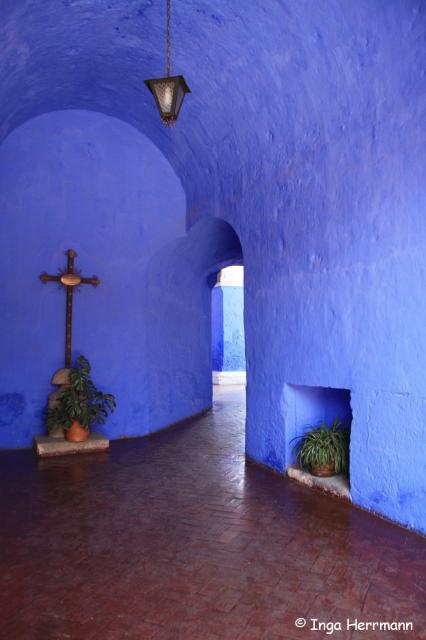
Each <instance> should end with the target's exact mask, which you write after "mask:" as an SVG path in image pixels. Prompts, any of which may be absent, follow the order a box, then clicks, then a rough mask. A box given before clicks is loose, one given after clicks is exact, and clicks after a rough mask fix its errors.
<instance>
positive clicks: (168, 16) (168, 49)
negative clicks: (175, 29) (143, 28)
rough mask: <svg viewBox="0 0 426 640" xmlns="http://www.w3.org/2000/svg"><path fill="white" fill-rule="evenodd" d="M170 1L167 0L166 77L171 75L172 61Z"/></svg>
mask: <svg viewBox="0 0 426 640" xmlns="http://www.w3.org/2000/svg"><path fill="white" fill-rule="evenodd" d="M170 15H171V12H170V0H166V75H167V76H170V73H171V61H170V58H171V56H170Z"/></svg>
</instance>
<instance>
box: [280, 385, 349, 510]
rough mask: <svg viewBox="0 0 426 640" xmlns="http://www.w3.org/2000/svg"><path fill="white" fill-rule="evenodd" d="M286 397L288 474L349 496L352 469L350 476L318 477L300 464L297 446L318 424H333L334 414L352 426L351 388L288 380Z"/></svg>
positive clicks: (285, 390) (284, 408)
mask: <svg viewBox="0 0 426 640" xmlns="http://www.w3.org/2000/svg"><path fill="white" fill-rule="evenodd" d="M283 400H284V402H283V413H284V423H285V433H286V438H285V441H286V463H287V472H288V475H289V476H290V477H292V478H293V479H295V480H298V481H299V482H303V484H306V485H308V486H313V487H319V488H321V489H323V490H325V491H330V492H331V493H334V494H336V495H339V496H342V497H345V498H349V499H350V493H349V485H350V469H349V474H348V477H347V478H346V477H344V476H334V477H331V478H315V477H314V476H311V475H310V474H309V473H308V472H306V471H303V470H300V469H299V468H298V465H297V459H296V447H295V445H296V444H297V438H298V437H299V436H302V435H304V434H305V433H306V432H307V431H309V430H310V429H311V428H313V427H317V426H318V425H319V424H320V422H322V421H325V422H326V423H327V424H329V425H330V424H331V423H332V422H333V420H334V419H335V418H339V420H341V421H342V422H343V423H344V424H345V425H346V426H348V427H349V429H350V428H351V424H352V409H351V392H350V389H339V388H334V387H313V386H302V385H294V384H286V385H285V388H284V396H283Z"/></svg>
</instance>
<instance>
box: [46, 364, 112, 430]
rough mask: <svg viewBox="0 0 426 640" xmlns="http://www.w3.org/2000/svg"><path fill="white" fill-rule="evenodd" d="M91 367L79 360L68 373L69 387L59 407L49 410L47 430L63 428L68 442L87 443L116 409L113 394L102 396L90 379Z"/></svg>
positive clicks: (58, 400) (60, 399)
mask: <svg viewBox="0 0 426 640" xmlns="http://www.w3.org/2000/svg"><path fill="white" fill-rule="evenodd" d="M90 371H91V366H90V364H89V361H88V360H87V358H85V357H84V356H79V357H78V358H77V360H76V366H75V367H72V368H71V369H70V370H69V377H68V381H69V383H68V384H67V385H65V386H64V388H63V390H62V391H61V393H60V394H59V396H58V399H57V403H56V406H55V407H53V408H50V409H48V411H47V417H46V426H47V430H48V432H49V433H50V432H51V431H52V430H54V429H57V428H58V427H62V428H63V429H64V430H65V437H66V439H67V440H68V441H69V442H84V441H86V440H87V438H88V437H89V429H90V428H91V427H92V425H94V424H104V423H105V420H106V418H107V416H108V413H109V412H110V413H112V412H113V411H114V409H115V407H116V401H115V398H114V396H113V395H111V394H110V393H102V392H101V391H98V389H97V388H96V387H95V385H94V383H93V381H92V379H91V377H90Z"/></svg>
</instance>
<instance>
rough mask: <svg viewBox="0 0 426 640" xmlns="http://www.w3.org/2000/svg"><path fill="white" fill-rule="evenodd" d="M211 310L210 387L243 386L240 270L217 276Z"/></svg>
mask: <svg viewBox="0 0 426 640" xmlns="http://www.w3.org/2000/svg"><path fill="white" fill-rule="evenodd" d="M211 308H212V332H211V335H212V345H211V350H212V382H213V385H214V386H222V385H245V384H246V355H245V334H244V267H243V266H240V265H238V266H229V267H225V268H223V269H221V270H220V271H219V272H218V273H217V277H216V284H215V285H214V287H213V289H212V304H211Z"/></svg>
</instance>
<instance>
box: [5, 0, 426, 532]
mask: <svg viewBox="0 0 426 640" xmlns="http://www.w3.org/2000/svg"><path fill="white" fill-rule="evenodd" d="M173 12H174V13H173V15H174V26H175V29H176V31H177V32H178V34H179V35H178V36H176V37H175V38H174V45H173V46H174V63H175V70H176V72H183V73H184V74H185V77H186V79H187V81H188V84H189V86H190V87H191V89H192V93H191V94H190V95H188V96H187V98H186V99H185V103H184V105H183V109H182V111H181V115H180V118H179V122H178V124H177V126H176V127H175V128H174V129H165V128H164V127H162V125H161V123H160V122H159V119H158V115H157V113H156V110H155V107H154V104H153V102H152V97H151V96H150V95H149V93H148V92H147V91H146V88H145V87H144V85H143V80H144V78H147V77H152V76H153V75H155V74H157V73H161V72H162V70H163V62H164V60H163V50H162V48H161V47H158V41H159V38H161V37H162V34H163V33H164V3H163V2H162V0H153V2H143V0H138V1H134V2H133V0H130V1H129V2H123V3H121V2H120V3H117V2H111V1H107V0H96V1H95V0H86V1H85V2H73V1H71V0H70V1H66V2H65V1H64V2H57V1H56V0H45V1H44V2H36V1H35V0H22V2H4V3H2V5H1V8H0V14H1V15H0V17H1V20H0V43H1V45H0V46H1V56H0V73H1V77H2V83H1V86H0V135H1V138H2V139H4V138H6V136H7V135H8V134H9V133H10V132H11V131H14V129H16V127H17V126H18V125H20V124H21V123H24V122H27V124H26V125H25V126H24V128H23V129H20V130H15V131H14V133H12V135H11V136H10V137H9V138H6V140H5V142H4V144H3V147H2V148H1V157H2V160H1V174H0V175H1V192H2V195H1V196H0V197H1V211H0V215H1V225H2V236H1V237H2V240H1V242H2V255H1V256H0V259H1V261H2V265H1V267H2V273H7V274H8V275H10V274H13V281H12V282H9V281H7V280H5V279H4V278H3V280H2V283H1V287H2V302H3V305H2V318H3V320H2V323H3V324H2V327H3V328H4V327H6V329H7V330H6V333H5V332H4V331H3V332H2V334H1V335H2V341H3V342H4V344H3V346H2V363H3V362H6V363H7V367H5V366H2V370H1V376H2V380H1V390H2V393H3V394H5V395H3V396H2V400H1V404H0V407H2V408H3V409H4V411H2V412H1V414H2V426H1V427H0V429H1V430H2V433H3V434H4V433H7V432H8V430H9V431H10V429H11V426H12V425H13V428H14V429H18V432H19V433H20V435H19V437H18V436H17V437H16V439H15V440H14V441H13V442H10V440H9V436H8V435H7V436H4V437H5V438H6V441H3V442H4V444H8V443H9V444H16V445H18V444H26V443H28V442H29V438H30V435H31V433H32V432H33V431H34V430H36V429H37V428H38V427H37V426H36V425H37V424H39V423H37V416H38V415H39V412H40V407H41V405H42V403H44V400H45V395H46V393H47V391H48V390H49V385H48V384H47V383H46V380H47V378H48V377H49V376H50V373H51V370H52V369H53V368H55V366H57V365H59V364H61V356H60V354H61V351H62V347H61V346H59V342H60V340H61V339H62V333H61V332H62V319H63V307H62V302H61V301H60V293H58V292H57V291H55V290H54V287H53V288H52V287H50V288H49V287H48V286H46V287H45V288H43V289H40V285H39V283H38V281H37V280H36V279H35V280H32V278H34V276H36V275H37V274H38V273H39V272H40V271H42V270H44V269H47V270H50V271H51V270H54V269H56V267H57V266H59V265H61V264H62V263H63V255H62V252H63V251H64V250H65V249H67V248H68V246H69V245H70V244H75V245H76V249H77V250H78V251H79V253H80V255H79V262H78V264H80V265H81V267H82V268H84V270H85V271H86V272H88V273H92V272H94V273H97V274H98V275H99V276H100V277H101V279H102V283H103V284H102V286H101V287H100V288H99V290H83V291H82V293H81V296H79V297H78V299H77V304H76V323H77V324H76V336H78V337H79V341H78V342H77V341H76V342H75V345H76V346H77V344H79V346H81V348H82V350H84V351H86V352H87V355H88V356H89V357H92V359H93V360H94V361H95V359H96V363H98V362H99V365H98V364H96V367H95V374H96V378H97V379H98V381H99V383H100V384H102V383H104V386H105V387H107V388H108V387H113V390H115V391H117V387H118V391H119V394H118V395H119V396H120V398H119V399H120V400H121V407H122V408H121V409H120V411H123V412H124V413H122V414H119V413H117V415H116V417H115V418H114V422H112V421H111V423H110V426H109V429H110V432H113V433H114V434H116V435H119V434H120V433H122V432H126V430H129V432H131V433H136V432H140V431H141V430H142V429H141V428H140V427H139V426H136V425H140V424H142V423H143V424H146V428H147V429H149V428H157V427H158V426H161V425H162V424H166V423H167V422H168V421H169V420H172V419H175V418H176V417H177V416H179V415H183V414H184V413H187V412H188V413H189V412H191V411H192V410H193V409H195V408H197V407H203V406H206V405H208V403H209V401H210V397H209V394H210V393H211V378H210V376H211V353H210V348H211V328H210V327H211V315H210V300H211V292H210V290H209V286H211V279H210V276H211V274H212V273H213V272H214V270H215V269H216V271H217V269H218V268H220V264H219V263H221V264H225V263H226V262H227V260H229V261H230V262H229V264H232V260H234V262H235V255H236V254H237V253H238V252H240V253H241V247H240V248H238V241H237V240H236V237H235V233H236V234H237V235H238V237H239V239H240V241H241V245H242V249H243V251H244V266H245V329H246V348H247V353H246V355H247V383H248V386H247V403H248V404H247V409H248V411H247V441H246V449H247V453H248V454H249V455H250V456H251V457H252V458H254V459H256V460H258V461H260V462H264V463H266V464H269V465H270V466H272V467H274V468H276V469H279V470H284V469H285V466H286V464H287V463H288V462H289V460H288V456H287V455H286V452H287V451H288V439H289V425H288V424H287V421H286V412H285V389H286V385H288V384H293V385H299V386H311V387H315V386H316V387H323V388H325V387H331V388H340V389H348V390H350V392H351V405H352V412H353V421H352V437H351V491H352V498H353V500H354V502H355V503H357V504H360V505H361V506H363V507H366V508H368V509H372V510H375V511H377V512H379V513H381V514H383V515H385V516H387V517H390V518H393V519H395V520H397V521H398V522H401V523H403V524H405V525H408V526H410V527H414V528H416V529H419V530H423V531H426V486H425V478H426V473H425V471H426V469H425V464H426V439H425V437H424V429H425V426H424V425H425V423H426V403H425V400H424V398H425V388H426V370H425V366H424V362H425V354H426V333H425V331H424V327H425V326H426V305H425V302H424V291H425V284H426V276H425V273H426V257H425V256H426V251H425V245H426V191H425V188H424V184H425V181H424V175H425V168H426V167H425V163H426V159H425V153H424V149H425V126H424V123H425V121H426V113H425V82H424V78H425V68H424V67H425V60H426V51H425V46H426V45H425V40H424V29H425V20H426V17H425V6H424V2H423V1H422V0H389V1H388V2H383V1H382V0H359V1H357V2H344V1H342V0H324V1H323V2H294V0H282V1H280V2H270V1H269V0H268V1H266V0H265V1H262V0H260V1H259V2H250V3H236V2H229V1H228V0H203V1H202V2H201V0H194V2H191V3H187V2H181V3H174V5H173ZM58 109H83V110H84V109H86V110H96V111H99V112H104V113H106V114H109V115H112V116H115V117H117V118H119V119H120V120H122V121H123V122H125V123H127V124H128V125H133V126H134V127H135V129H131V130H129V131H131V134H130V133H129V135H127V134H126V135H125V134H124V129H125V126H127V125H124V124H122V123H120V124H115V125H114V126H116V127H119V128H120V134H119V133H118V131H116V134H110V133H108V134H106V135H104V136H103V141H104V144H105V152H102V153H101V154H100V155H99V153H98V152H97V151H96V153H94V155H93V157H91V158H90V153H91V151H90V146H89V147H88V145H87V141H89V142H92V141H93V136H95V138H96V136H97V135H101V133H99V129H98V128H97V127H94V129H93V127H91V126H89V127H88V129H89V130H90V131H91V133H90V135H89V133H88V131H87V130H86V129H85V133H84V135H77V138H76V139H75V138H74V128H71V130H72V135H71V133H69V134H68V135H67V134H66V130H67V126H68V125H67V123H66V122H65V123H63V124H60V123H56V121H55V117H56V116H53V115H52V116H47V119H49V118H51V117H52V118H53V120H52V121H51V122H52V124H51V125H47V120H45V121H44V122H45V123H46V124H45V125H43V126H42V125H41V124H40V123H41V120H40V121H38V122H39V124H37V123H36V121H30V122H28V121H29V120H30V118H33V117H34V116H37V115H39V114H41V113H47V112H52V111H54V110H58ZM70 117H71V116H70ZM85 118H89V116H88V115H87V114H86V116H85ZM85 122H87V120H85ZM114 122H115V123H116V122H117V121H114ZM80 126H83V124H79V127H80ZM38 127H40V131H39V132H38V133H37V130H38ZM84 127H86V125H85V124H84ZM77 129H78V128H77ZM136 129H137V130H139V131H140V132H142V133H144V134H146V135H147V136H148V137H149V138H150V139H151V140H152V141H153V142H154V143H155V145H156V147H157V148H158V149H160V150H161V152H162V153H163V154H164V156H165V157H166V158H167V160H168V162H169V163H170V164H171V165H172V166H173V168H174V171H175V174H173V172H172V171H171V169H170V167H169V170H170V174H169V175H170V182H168V180H169V179H167V180H166V191H167V193H166V196H163V195H162V189H163V177H162V176H163V169H162V168H163V167H164V166H168V165H167V163H166V162H165V160H164V158H163V157H162V156H161V155H160V154H159V153H158V152H157V151H156V150H155V149H154V147H152V146H149V143H148V142H147V140H146V139H145V138H143V137H141V136H139V135H138V134H137V133H136ZM30 130H31V131H30ZM64 130H65V133H64V135H65V138H64V141H62V140H63V134H62V133H61V132H62V131H64ZM55 131H57V132H58V133H57V143H56V149H55V147H52V145H51V144H50V143H49V142H48V141H49V139H51V136H54V135H55ZM121 132H122V133H123V136H124V137H123V138H122V137H121V135H122V133H121ZM101 137H102V136H101ZM73 138H74V141H72V139H73ZM96 139H97V138H96ZM123 140H124V141H125V144H123ZM61 145H64V154H65V155H64V158H63V159H62V158H61V154H60V153H59V150H60V149H61V148H62V146H61ZM97 145H98V143H97V142H96V144H95V149H96V148H97ZM135 145H136V146H138V145H140V147H141V148H142V147H143V148H144V149H148V148H149V149H151V150H152V153H153V154H154V157H155V158H157V159H158V163H157V161H156V160H152V158H151V156H150V157H149V159H148V160H147V162H146V163H145V164H144V163H141V164H142V165H143V166H144V167H145V169H144V170H142V169H141V170H140V171H139V168H140V166H141V164H140V163H138V162H137V158H138V157H139V156H138V154H139V152H138V151H137V150H135ZM138 148H139V146H138ZM52 152H53V155H52ZM140 153H142V152H140ZM43 154H44V155H43ZM126 154H128V155H126ZM68 156H69V157H70V158H71V161H69V160H68ZM115 157H118V160H116V159H115ZM89 160H90V162H91V165H90V167H91V169H90V173H89V175H90V181H89V179H88V178H86V177H85V176H86V174H87V171H88V169H89V166H88V162H89ZM151 165H152V167H154V168H156V175H155V176H154V177H153V178H151V177H149V179H148V177H147V176H150V175H151V174H149V171H150V170H151ZM105 166H108V167H109V169H108V170H106V169H105V172H106V173H104V167H105ZM160 167H161V169H160ZM146 171H148V174H147V173H146ZM74 176H77V178H74ZM80 181H81V187H80ZM179 181H180V182H181V185H182V187H183V190H184V192H185V195H186V210H185V198H184V195H183V191H182V190H181V189H180V184H179ZM136 185H138V186H136ZM167 185H168V186H167ZM138 189H140V190H141V196H140V198H139V195H138V194H139V191H138ZM93 193H96V194H97V196H96V198H95V199H94V197H93ZM178 194H180V195H178ZM169 195H170V197H169ZM170 198H171V200H172V201H174V202H177V204H176V206H175V207H172V208H171V207H170V206H169V201H170ZM111 199H112V201H113V203H114V206H112V205H111V206H110V205H109V202H110V200H111ZM144 202H145V203H147V205H148V206H143V204H144ZM157 205H158V209H156V208H155V207H156V206H157ZM172 209H173V211H172ZM105 212H107V213H105ZM75 216H78V218H75ZM150 216H151V217H150ZM218 218H221V219H223V220H225V221H226V222H222V221H220V220H218ZM77 221H78V226H77ZM148 221H149V223H148ZM160 221H161V224H160ZM226 223H228V225H230V226H228V225H227V224H226ZM66 225H68V226H69V225H71V229H72V233H71V232H70V231H67V233H64V230H65V229H66ZM140 226H143V229H144V231H143V232H142V233H141V232H140V229H139V227H140ZM231 227H232V228H233V229H234V230H235V233H234V232H233V231H232V229H231ZM151 230H152V233H153V237H152V238H151V235H150V234H151ZM30 234H31V239H30V238H29V235H30ZM138 236H139V237H142V236H143V237H144V238H145V241H146V243H147V244H146V245H145V244H143V242H142V241H141V243H140V244H137V241H136V238H137V237H138ZM83 238H85V239H84V240H83ZM54 247H56V248H54ZM104 247H105V248H104ZM136 247H138V248H136ZM145 267H146V269H145ZM108 269H109V270H110V272H108ZM131 274H132V275H133V276H134V275H135V274H136V276H138V277H137V278H136V279H135V278H134V277H133V278H132V275H131ZM107 282H111V284H112V285H113V287H112V288H113V289H114V290H116V291H117V293H114V294H113V293H112V291H111V288H109V289H107V284H106V283H107ZM158 282H160V283H161V287H159V285H158ZM206 283H207V284H206ZM159 292H161V295H160V293H159ZM113 301H114V303H115V304H112V302H113ZM83 310H84V311H83ZM83 312H84V313H85V314H86V316H85V317H84V316H83V315H82V313H83ZM87 319H90V320H96V322H95V323H94V324H93V326H95V327H96V329H95V330H93V331H92V330H90V331H89V330H88V329H87V326H88V325H87ZM47 322H49V323H50V330H49V333H48V334H46V331H47V329H46V323H47ZM79 323H80V325H79ZM78 325H79V326H78ZM46 338H48V340H47V342H46ZM140 341H141V343H142V345H143V346H140ZM117 345H120V346H117ZM45 350H47V353H45ZM102 354H103V355H102ZM110 368H112V370H111V372H110ZM123 372H125V374H123ZM127 373H128V375H127ZM113 374H114V375H113ZM118 374H120V375H118ZM173 381H175V384H173ZM7 394H9V395H7ZM123 399H124V400H123ZM138 412H139V413H138ZM18 417H19V419H18ZM16 425H18V426H16ZM14 432H15V431H14Z"/></svg>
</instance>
